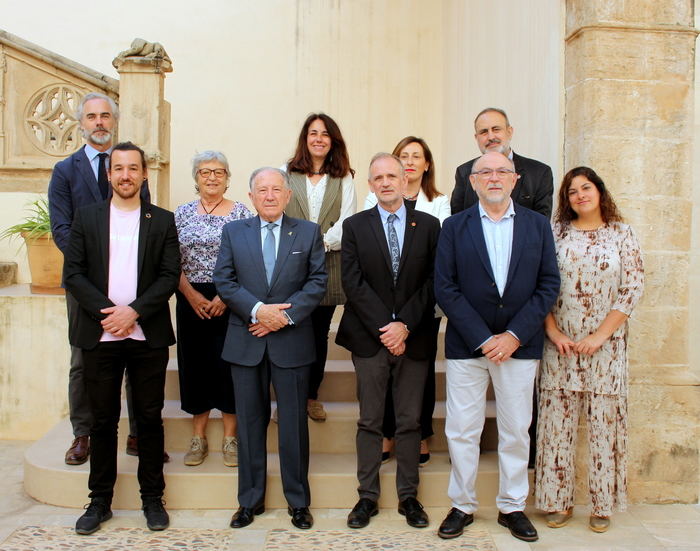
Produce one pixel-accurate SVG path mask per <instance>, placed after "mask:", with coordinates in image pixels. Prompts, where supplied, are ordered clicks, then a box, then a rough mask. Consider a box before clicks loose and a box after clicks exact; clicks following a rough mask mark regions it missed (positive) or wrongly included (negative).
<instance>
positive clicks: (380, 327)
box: [336, 153, 440, 528]
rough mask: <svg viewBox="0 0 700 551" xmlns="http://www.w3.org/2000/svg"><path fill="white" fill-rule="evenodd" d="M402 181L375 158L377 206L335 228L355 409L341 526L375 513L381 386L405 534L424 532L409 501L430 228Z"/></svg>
mask: <svg viewBox="0 0 700 551" xmlns="http://www.w3.org/2000/svg"><path fill="white" fill-rule="evenodd" d="M407 182H408V180H407V177H406V174H405V173H404V169H403V166H402V164H401V161H400V160H399V159H398V158H397V157H394V156H393V155H389V154H388V153H379V154H377V155H375V156H374V158H373V159H372V162H371V163H370V167H369V187H370V189H371V190H372V191H373V192H374V194H375V195H376V196H377V201H378V204H377V207H375V208H372V209H369V210H366V211H363V212H360V213H358V214H355V215H354V216H351V217H350V218H347V219H346V220H345V222H344V223H343V243H342V248H341V250H342V268H341V274H342V283H343V290H344V291H345V295H346V297H347V302H346V304H345V310H344V312H343V317H342V319H341V321H340V327H339V329H338V336H337V338H336V342H337V343H338V344H340V345H341V346H344V347H345V348H347V349H348V350H350V351H351V352H352V361H353V364H354V365H355V373H356V375H357V395H358V400H359V402H360V418H359V419H358V422H357V478H358V480H359V483H360V486H359V488H358V494H359V496H360V499H359V501H358V502H357V504H356V505H355V507H354V508H353V510H352V511H351V512H350V514H349V516H348V526H349V527H350V528H363V527H365V526H367V525H368V524H369V521H370V517H371V516H373V515H375V514H377V500H378V499H379V467H380V466H381V462H382V420H383V418H384V402H385V399H386V393H387V385H388V384H389V381H390V380H391V381H392V395H393V400H394V410H395V412H396V436H395V453H396V463H397V467H396V488H397V493H398V497H399V513H401V514H402V515H404V516H405V517H406V522H407V523H408V524H409V525H410V526H414V527H416V528H424V527H426V526H428V516H427V514H426V513H425V511H423V506H422V505H421V504H420V502H419V501H418V500H417V499H416V496H417V493H418V459H419V454H420V439H421V434H420V413H421V404H422V401H423V389H424V387H425V381H426V377H427V374H428V360H429V354H430V351H431V350H432V347H431V344H430V334H431V329H430V327H431V324H432V322H433V317H434V307H435V298H434V295H433V267H434V261H435V247H436V245H437V239H438V235H439V233H440V222H439V221H438V219H437V218H435V217H434V216H431V215H429V214H426V213H423V212H420V211H416V210H413V209H411V210H408V209H407V208H406V206H405V205H404V201H403V194H404V192H405V190H406V185H407Z"/></svg>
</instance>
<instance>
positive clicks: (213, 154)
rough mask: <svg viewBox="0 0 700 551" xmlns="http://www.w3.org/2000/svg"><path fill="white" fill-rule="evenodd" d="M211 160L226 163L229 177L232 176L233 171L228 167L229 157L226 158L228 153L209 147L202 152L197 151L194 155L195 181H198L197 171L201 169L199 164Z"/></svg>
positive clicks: (193, 170) (193, 177)
mask: <svg viewBox="0 0 700 551" xmlns="http://www.w3.org/2000/svg"><path fill="white" fill-rule="evenodd" d="M209 161H216V162H218V163H221V164H222V165H224V168H225V169H226V174H228V177H229V178H230V177H231V171H230V170H229V168H228V159H227V158H226V155H224V154H223V153H222V152H221V151H214V150H213V149H207V150H206V151H202V152H201V153H195V156H194V157H192V179H193V180H194V181H195V183H196V182H197V171H198V170H199V165H201V164H202V163H206V162H209Z"/></svg>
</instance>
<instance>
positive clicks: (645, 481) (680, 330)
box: [564, 0, 700, 502]
mask: <svg viewBox="0 0 700 551" xmlns="http://www.w3.org/2000/svg"><path fill="white" fill-rule="evenodd" d="M566 7H567V13H566V50H565V56H566V63H565V83H566V91H565V93H566V107H565V115H566V120H565V150H564V168H565V170H569V169H571V168H573V167H575V166H578V165H582V164H583V165H588V166H590V167H592V168H594V169H595V170H596V171H597V172H598V173H599V174H600V175H601V177H602V178H603V180H604V181H606V183H607V185H608V187H609V189H610V190H611V192H612V194H613V196H614V197H615V199H616V201H617V203H618V205H619V206H620V207H621V209H622V212H623V215H624V216H625V217H626V219H627V221H628V222H629V223H630V224H632V226H633V227H634V229H635V230H636V233H637V235H638V237H639V238H640V240H641V243H642V247H643V252H644V259H645V265H646V289H645V294H644V298H643V300H642V303H641V304H640V305H639V306H638V307H637V310H636V312H635V313H634V314H633V319H632V320H631V323H630V333H631V335H630V385H629V433H630V437H629V448H628V449H629V462H628V471H629V499H630V502H645V501H647V502H696V501H697V499H698V437H699V435H700V432H699V430H698V419H699V418H700V392H699V387H698V377H697V374H698V371H699V368H698V361H699V360H698V355H697V354H694V355H693V357H692V362H693V364H694V365H691V363H690V362H691V358H690V356H689V337H691V336H690V335H689V333H688V319H689V309H690V308H697V307H698V306H697V305H694V306H693V305H689V303H688V282H689V252H690V243H691V233H690V231H691V206H692V195H691V187H692V167H691V159H692V144H693V101H694V95H693V94H694V76H693V71H694V55H695V38H696V31H695V29H694V28H693V1H692V0H636V1H635V2H628V1H625V0H567V2H566ZM692 338H694V339H697V338H698V335H694V336H692ZM581 464H583V465H585V462H583V463H582V462H581V461H579V465H581Z"/></svg>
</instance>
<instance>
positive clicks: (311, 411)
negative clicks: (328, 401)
mask: <svg viewBox="0 0 700 551" xmlns="http://www.w3.org/2000/svg"><path fill="white" fill-rule="evenodd" d="M306 412H307V413H308V415H309V418H310V419H311V420H312V421H320V422H323V421H325V420H326V410H325V409H323V404H322V403H321V402H319V401H318V400H309V401H308V402H307V403H306Z"/></svg>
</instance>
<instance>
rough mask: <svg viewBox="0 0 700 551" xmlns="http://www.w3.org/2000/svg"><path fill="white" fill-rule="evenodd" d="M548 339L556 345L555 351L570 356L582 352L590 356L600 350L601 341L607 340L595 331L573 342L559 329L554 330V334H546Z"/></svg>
mask: <svg viewBox="0 0 700 551" xmlns="http://www.w3.org/2000/svg"><path fill="white" fill-rule="evenodd" d="M547 336H548V337H549V340H550V341H552V342H553V343H554V346H556V347H557V352H559V354H560V355H561V356H566V357H568V358H570V357H571V356H573V355H574V354H583V355H585V356H590V355H592V354H594V353H596V352H597V351H598V350H600V347H601V346H603V343H604V342H605V341H606V340H607V339H606V338H605V337H604V336H603V335H600V334H599V333H598V332H597V331H596V332H595V333H591V334H590V335H588V336H586V337H584V338H582V339H581V340H580V341H578V342H575V341H573V340H572V339H570V338H569V337H568V336H567V335H565V334H564V333H562V332H561V331H558V330H557V331H556V333H554V334H548V335H547Z"/></svg>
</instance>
